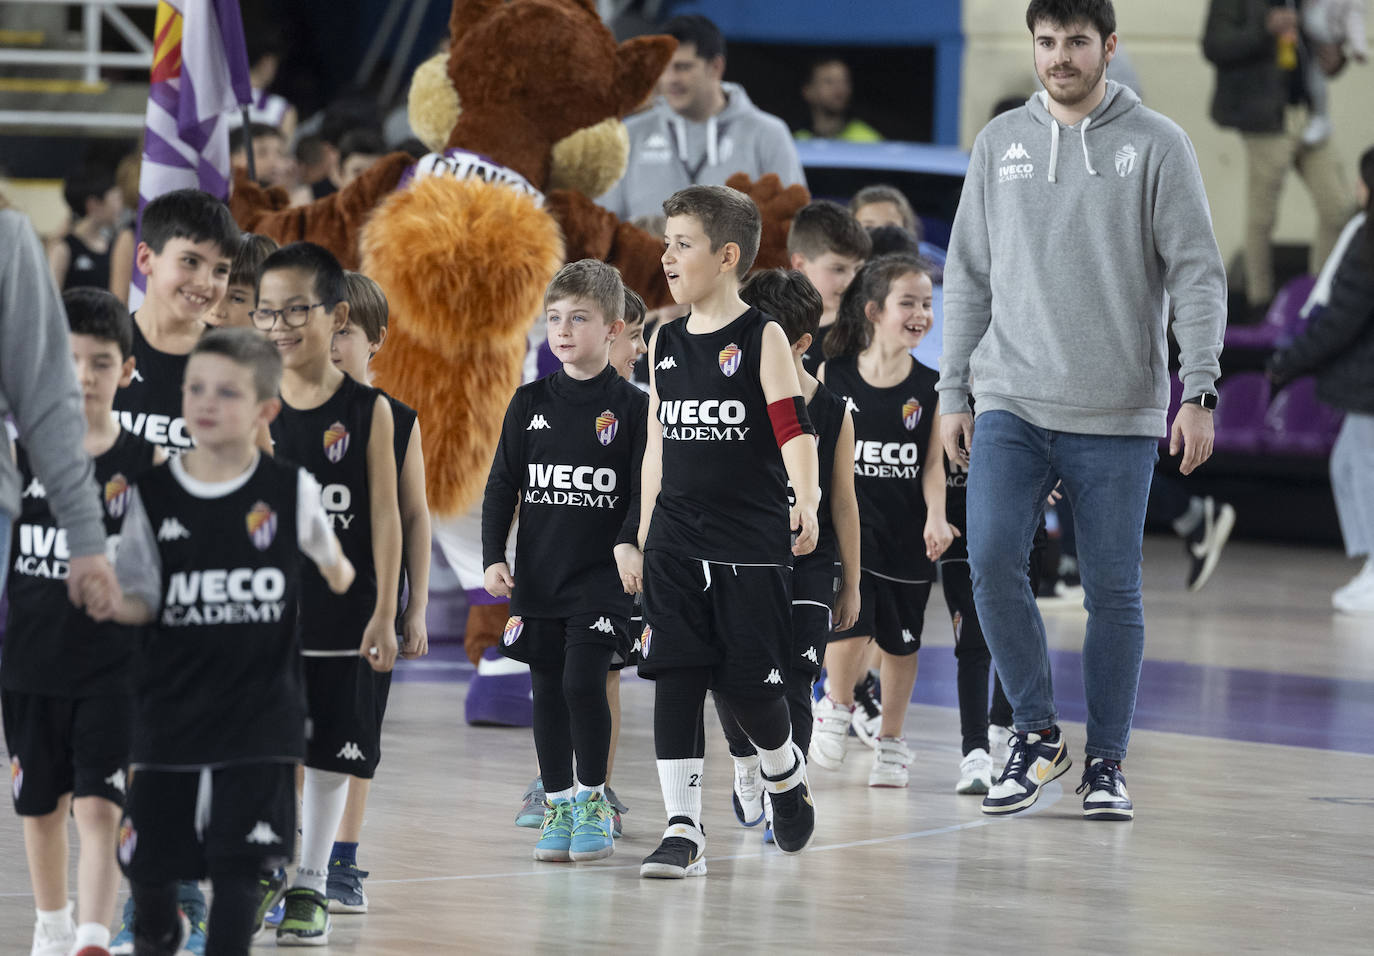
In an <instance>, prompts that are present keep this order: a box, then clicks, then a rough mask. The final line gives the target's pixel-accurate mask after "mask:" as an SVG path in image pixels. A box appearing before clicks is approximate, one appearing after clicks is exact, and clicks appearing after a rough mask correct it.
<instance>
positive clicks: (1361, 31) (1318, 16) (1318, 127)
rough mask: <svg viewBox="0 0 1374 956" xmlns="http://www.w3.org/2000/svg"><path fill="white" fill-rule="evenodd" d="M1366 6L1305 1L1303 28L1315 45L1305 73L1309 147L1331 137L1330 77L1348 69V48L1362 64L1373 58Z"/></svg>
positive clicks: (1361, 1)
mask: <svg viewBox="0 0 1374 956" xmlns="http://www.w3.org/2000/svg"><path fill="white" fill-rule="evenodd" d="M1364 5H1365V0H1307V2H1306V3H1304V4H1302V30H1303V33H1304V34H1305V35H1306V36H1307V37H1308V38H1309V39H1311V41H1312V43H1313V46H1314V50H1313V54H1314V55H1313V56H1310V57H1308V58H1307V63H1306V76H1305V79H1306V80H1307V91H1308V94H1309V97H1310V99H1311V101H1312V111H1311V117H1310V118H1309V119H1308V121H1307V128H1306V129H1304V130H1303V131H1302V141H1303V142H1304V143H1305V144H1307V145H1309V146H1313V145H1316V144H1317V143H1321V142H1324V141H1325V140H1327V139H1330V138H1331V112H1330V98H1329V96H1328V95H1327V88H1328V84H1327V80H1328V78H1330V77H1334V76H1335V75H1336V74H1338V73H1340V71H1341V70H1343V69H1345V61H1346V50H1349V51H1350V56H1351V58H1352V59H1354V60H1356V61H1358V62H1360V63H1364V62H1365V61H1367V60H1368V59H1369V36H1368V33H1369V28H1368V26H1367V25H1366V24H1365V17H1364Z"/></svg>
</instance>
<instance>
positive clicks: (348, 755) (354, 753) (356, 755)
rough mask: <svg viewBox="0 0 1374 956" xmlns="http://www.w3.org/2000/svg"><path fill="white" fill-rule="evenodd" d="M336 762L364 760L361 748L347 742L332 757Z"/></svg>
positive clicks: (351, 742)
mask: <svg viewBox="0 0 1374 956" xmlns="http://www.w3.org/2000/svg"><path fill="white" fill-rule="evenodd" d="M334 758H335V759H336V760H364V759H366V758H364V757H363V751H362V748H361V747H359V746H358V745H357V744H355V743H354V742H353V741H351V740H350V741H349V742H348V743H346V744H344V745H343V746H342V747H340V748H339V752H338V753H336V754H335V755H334Z"/></svg>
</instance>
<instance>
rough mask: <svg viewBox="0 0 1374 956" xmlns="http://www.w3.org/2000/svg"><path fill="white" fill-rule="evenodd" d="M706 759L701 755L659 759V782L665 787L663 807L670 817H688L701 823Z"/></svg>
mask: <svg viewBox="0 0 1374 956" xmlns="http://www.w3.org/2000/svg"><path fill="white" fill-rule="evenodd" d="M705 764H706V761H705V760H704V759H702V758H701V757H688V758H687V759H685V760H660V761H658V784H659V786H660V787H662V788H663V809H664V810H666V811H667V813H668V819H669V820H671V819H672V818H673V817H687V818H688V819H689V820H691V821H692V823H693V824H695V825H697V826H700V825H701V774H702V769H703V768H704V766H705Z"/></svg>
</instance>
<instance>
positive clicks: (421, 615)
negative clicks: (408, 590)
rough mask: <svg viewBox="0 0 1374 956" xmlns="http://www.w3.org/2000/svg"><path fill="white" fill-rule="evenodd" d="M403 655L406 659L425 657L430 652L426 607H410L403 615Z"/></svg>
mask: <svg viewBox="0 0 1374 956" xmlns="http://www.w3.org/2000/svg"><path fill="white" fill-rule="evenodd" d="M401 638H402V640H403V641H404V642H405V643H404V645H403V646H402V647H401V656H402V657H404V658H405V659H406V660H414V659H415V658H417V657H424V656H425V655H426V654H428V653H429V627H428V625H426V624H425V609H424V608H422V607H413V606H412V607H408V608H406V612H405V614H404V615H403V616H402V617H401Z"/></svg>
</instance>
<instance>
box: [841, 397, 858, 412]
mask: <svg viewBox="0 0 1374 956" xmlns="http://www.w3.org/2000/svg"><path fill="white" fill-rule="evenodd" d="M844 410H845V411H847V412H857V411H858V410H859V406H858V404H857V403H856V402H855V401H854V399H852V398H850V397H849V396H848V395H846V396H845V397H844Z"/></svg>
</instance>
